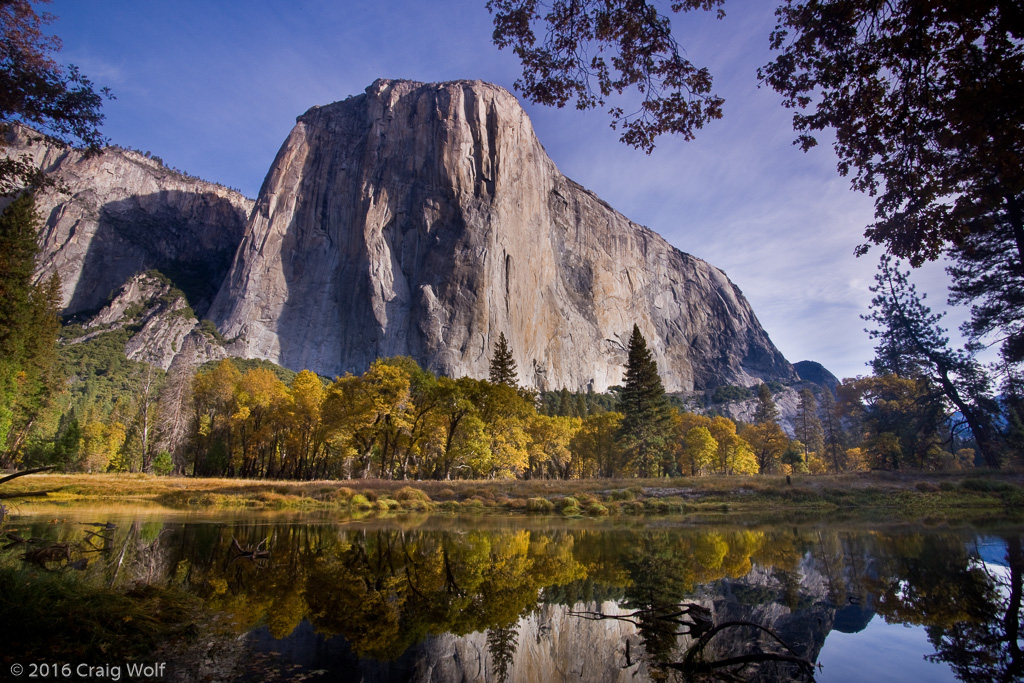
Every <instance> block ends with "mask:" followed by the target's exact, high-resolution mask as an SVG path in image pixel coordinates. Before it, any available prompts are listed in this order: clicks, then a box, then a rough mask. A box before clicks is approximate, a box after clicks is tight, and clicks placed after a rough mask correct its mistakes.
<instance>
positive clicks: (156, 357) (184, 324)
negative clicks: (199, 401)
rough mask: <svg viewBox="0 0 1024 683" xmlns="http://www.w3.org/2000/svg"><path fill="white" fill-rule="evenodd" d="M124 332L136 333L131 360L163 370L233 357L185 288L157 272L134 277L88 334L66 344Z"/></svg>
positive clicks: (127, 353)
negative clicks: (191, 302) (199, 317)
mask: <svg viewBox="0 0 1024 683" xmlns="http://www.w3.org/2000/svg"><path fill="white" fill-rule="evenodd" d="M207 325H208V323H207ZM123 328H128V329H130V330H131V335H130V336H129V337H128V341H127V342H126V344H125V349H124V352H125V356H126V357H127V358H128V359H129V360H135V361H143V362H146V363H149V364H151V365H155V366H158V367H160V368H162V369H163V370H168V369H169V368H170V367H171V365H172V363H175V362H176V361H177V362H179V363H181V362H184V361H185V360H186V356H187V363H188V365H190V366H196V365H199V364H200V363H203V362H205V361H208V360H215V359H220V358H225V357H227V352H226V349H225V345H224V344H223V343H221V341H220V340H218V339H217V338H216V336H215V335H216V330H215V329H206V330H204V329H203V327H202V326H201V325H200V324H199V321H198V320H197V319H196V316H195V313H194V312H193V310H192V308H191V307H190V306H189V304H188V301H187V300H186V298H185V295H184V294H183V293H182V292H181V290H179V289H177V288H176V287H175V286H174V285H173V284H172V283H171V281H170V280H168V279H167V278H166V277H164V276H163V275H161V274H159V273H156V272H145V273H139V274H138V275H135V276H133V277H131V278H130V279H129V280H128V282H126V283H125V284H124V285H123V286H122V287H121V288H120V290H119V291H118V292H117V293H116V294H115V295H114V297H113V299H112V300H111V301H110V303H109V304H107V305H106V306H104V307H103V308H102V309H101V310H100V312H99V313H97V314H96V315H95V316H93V317H92V318H91V319H90V320H89V321H88V322H87V323H86V324H85V325H83V326H82V329H83V331H84V334H81V335H80V336H77V337H75V338H73V339H70V338H69V339H65V340H64V343H65V344H76V343H81V342H84V341H87V340H89V339H91V338H93V337H95V336H97V335H100V334H103V333H105V332H108V331H111V330H117V329H123ZM186 349H188V353H186V352H185V350H186Z"/></svg>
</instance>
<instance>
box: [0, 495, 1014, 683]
mask: <svg viewBox="0 0 1024 683" xmlns="http://www.w3.org/2000/svg"><path fill="white" fill-rule="evenodd" d="M100 517H102V519H100ZM94 518H95V519H94ZM84 522H90V523H93V522H94V523H97V524H99V523H104V524H105V523H107V522H110V523H112V524H113V525H115V526H116V528H113V529H100V527H96V526H86V525H85V524H83V523H84ZM14 524H15V525H16V526H18V528H19V529H20V530H21V532H22V533H25V534H32V535H35V536H40V537H45V538H51V539H54V540H63V541H73V542H76V543H81V542H82V539H84V538H86V537H87V540H88V542H89V545H90V546H91V547H95V548H96V551H95V552H92V553H90V554H89V555H88V562H89V563H88V566H87V567H86V569H85V570H84V572H85V574H86V575H88V576H91V577H92V578H93V579H94V580H96V581H102V582H105V583H108V584H125V585H128V584H132V583H137V582H149V583H160V584H177V585H180V586H183V587H185V588H187V589H188V590H189V591H191V592H193V593H194V594H195V595H197V596H199V597H200V598H201V599H202V600H203V602H204V605H205V608H206V609H207V610H209V611H210V613H213V614H216V615H218V617H219V619H220V620H221V621H222V622H223V623H224V624H225V625H226V628H227V629H228V630H230V632H231V634H233V636H234V634H237V636H236V637H234V641H235V642H236V646H235V647H234V648H233V649H232V648H227V649H225V650H224V651H223V652H222V654H221V656H223V657H226V658H231V659H232V661H231V662H227V664H226V665H225V666H224V667H223V670H224V671H229V672H230V674H229V675H230V677H232V678H234V679H237V680H251V681H256V680H268V679H272V680H312V681H316V680H324V681H327V680H331V681H334V680H340V681H349V680H350V681H380V682H384V681H407V680H415V681H569V680H572V681H622V682H623V683H625V682H626V681H630V682H637V681H647V680H686V678H685V676H686V675H688V676H690V680H721V679H725V678H729V679H730V680H769V681H772V680H816V681H820V682H823V683H828V682H833V681H865V680H871V681H908V680H912V681H956V680H964V681H976V680H1006V681H1016V680H1024V656H1022V655H1021V650H1020V648H1021V643H1020V639H1021V633H1020V622H1021V617H1022V614H1021V596H1022V576H1024V575H1022V570H1024V550H1022V547H1024V546H1022V535H1024V531H1022V530H1021V529H1020V528H1019V527H1000V526H998V525H995V526H988V527H985V526H982V527H975V526H966V525H964V526H959V525H948V524H943V525H939V526H925V525H915V524H902V525H885V524H871V525H866V524H854V523H849V524H845V523H826V522H816V523H806V524H795V523H794V524H777V525H774V526H708V525H692V524H688V523H686V521H685V520H681V519H675V520H674V519H648V520H628V521H616V520H609V521H601V522H595V521H590V520H575V521H572V520H570V521H564V520H561V519H537V518H514V519H510V518H487V517H483V518H466V517H458V518H454V517H443V516H423V517H413V516H402V517H396V518H391V519H376V520H374V519H369V520H337V519H330V518H320V517H312V516H263V517H253V516H238V515H234V516H229V515H225V516H188V515H176V516H170V517H169V516H167V513H160V514H158V515H157V514H154V513H152V512H146V511H127V510H121V511H117V510H105V511H103V512H99V513H98V512H96V511H89V512H88V513H86V512H81V511H79V512H76V511H73V510H72V511H68V510H60V511H56V512H53V511H47V512H46V513H45V514H36V515H34V516H28V517H21V518H19V519H16V520H14ZM94 529H100V531H101V534H99V535H90V534H89V533H88V532H91V531H92V530H94ZM8 560H9V558H8ZM37 654H38V653H37ZM684 669H686V670H687V671H686V673H684V672H683V670H684ZM730 677H731V678H730ZM812 677H813V678H812Z"/></svg>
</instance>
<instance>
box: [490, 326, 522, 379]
mask: <svg viewBox="0 0 1024 683" xmlns="http://www.w3.org/2000/svg"><path fill="white" fill-rule="evenodd" d="M490 380H491V383H492V384H504V385H505V386H509V387H512V388H515V387H517V386H518V385H519V382H518V378H517V375H516V360H515V358H513V357H512V349H511V348H509V345H508V340H507V339H505V333H504V332H500V333H498V341H496V342H494V355H493V356H492V357H491V368H490Z"/></svg>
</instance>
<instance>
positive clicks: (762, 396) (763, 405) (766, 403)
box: [754, 382, 779, 424]
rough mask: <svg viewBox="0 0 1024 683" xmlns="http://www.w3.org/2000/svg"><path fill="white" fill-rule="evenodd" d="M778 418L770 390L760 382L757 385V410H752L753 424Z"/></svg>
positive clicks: (773, 420) (777, 411) (774, 420)
mask: <svg viewBox="0 0 1024 683" xmlns="http://www.w3.org/2000/svg"><path fill="white" fill-rule="evenodd" d="M778 419H779V409H778V407H777V406H776V405H775V401H774V400H773V399H772V390H771V389H769V388H768V385H767V384H765V383H763V382H762V383H761V385H760V386H758V387H757V410H756V411H755V412H754V424H764V423H766V422H776V421H777V420H778Z"/></svg>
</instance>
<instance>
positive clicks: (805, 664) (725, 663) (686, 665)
mask: <svg viewBox="0 0 1024 683" xmlns="http://www.w3.org/2000/svg"><path fill="white" fill-rule="evenodd" d="M727 628H754V629H757V630H758V631H761V632H762V633H767V634H768V635H769V636H771V637H772V638H773V639H774V640H775V642H777V643H778V644H779V645H781V646H782V647H783V648H785V649H786V650H787V651H788V653H789V654H786V653H783V652H755V653H751V654H747V655H737V656H735V657H727V658H725V659H719V660H714V661H705V660H703V658H702V655H703V653H704V648H705V647H707V644H708V643H709V642H711V639H712V638H714V637H715V636H716V635H718V634H719V633H721V632H722V631H724V630H725V629H727ZM760 662H783V663H786V664H795V665H797V666H798V667H799V668H800V670H801V671H802V672H803V673H804V674H805V675H806V676H807V677H808V679H809V680H812V681H813V680H814V663H813V662H811V661H810V660H809V659H807V658H805V657H801V656H800V655H798V654H797V653H796V651H795V650H793V648H791V647H790V646H789V645H788V644H787V643H786V641H784V640H783V639H782V638H780V637H779V636H778V634H776V633H775V632H774V631H772V630H771V629H770V628H768V627H766V626H762V625H761V624H758V623H755V622H753V621H726V622H723V623H721V624H718V625H717V626H715V627H713V628H711V629H710V630H708V631H707V632H706V633H704V634H703V635H702V636H701V637H700V638H698V639H697V642H695V643H694V644H693V645H692V646H691V647H690V649H689V650H687V651H686V656H685V657H684V658H683V661H682V662H669V663H666V664H665V666H667V667H669V668H671V669H675V670H676V671H681V672H683V673H684V674H687V675H692V674H701V673H711V672H713V671H715V670H716V669H722V668H725V667H729V666H736V665H739V664H754V663H760Z"/></svg>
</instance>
